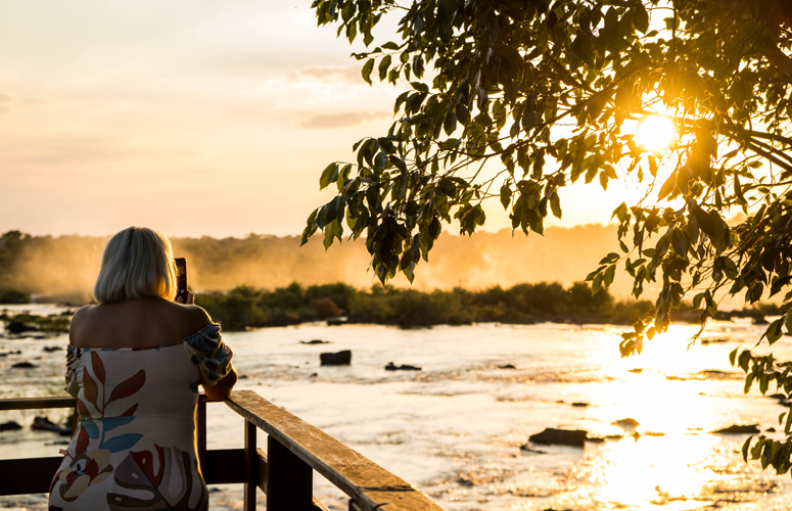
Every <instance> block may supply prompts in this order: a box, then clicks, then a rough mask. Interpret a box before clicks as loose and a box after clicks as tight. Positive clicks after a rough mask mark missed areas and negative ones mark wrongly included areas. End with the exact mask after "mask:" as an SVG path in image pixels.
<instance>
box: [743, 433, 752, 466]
mask: <svg viewBox="0 0 792 511" xmlns="http://www.w3.org/2000/svg"><path fill="white" fill-rule="evenodd" d="M751 440H753V435H751V436H749V437H748V438H746V439H745V442H743V446H742V457H743V460H744V461H745V462H746V463H748V449H749V448H750V447H751Z"/></svg>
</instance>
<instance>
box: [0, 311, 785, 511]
mask: <svg viewBox="0 0 792 511" xmlns="http://www.w3.org/2000/svg"><path fill="white" fill-rule="evenodd" d="M9 309H12V310H13V309H15V310H17V311H19V310H31V309H33V310H32V312H34V313H51V312H58V311H60V310H62V309H58V308H55V307H52V306H25V307H13V308H12V307H9ZM696 328H697V327H695V326H681V325H680V326H673V327H672V328H671V331H670V332H669V333H668V334H666V335H664V336H661V337H657V338H655V340H654V341H652V342H650V343H648V345H647V346H646V347H645V350H644V353H643V355H641V356H639V357H632V358H628V359H620V358H619V351H618V341H619V336H618V334H619V332H621V331H622V330H623V327H609V326H574V325H561V324H542V325H530V326H513V325H499V324H481V325H473V326H460V327H436V328H432V329H420V330H401V329H398V328H394V327H384V326H364V325H350V326H342V327H328V326H325V325H324V324H312V325H302V326H299V327H287V328H269V329H262V330H254V331H248V332H229V333H226V334H225V340H226V342H227V343H228V344H229V345H230V346H231V347H232V348H233V349H234V350H235V353H236V356H235V359H234V363H235V365H236V367H237V369H238V371H239V373H240V374H241V375H243V379H241V380H240V381H239V384H238V388H242V389H253V390H255V391H257V392H259V393H260V394H261V395H262V396H263V397H265V398H266V399H269V400H270V401H273V402H274V403H276V404H278V405H280V406H283V407H284V408H286V409H287V410H288V411H290V412H292V413H294V414H296V415H298V416H300V417H302V418H303V419H305V420H307V421H308V422H310V423H312V424H314V425H316V426H318V427H319V428H322V429H324V430H325V431H327V432H328V433H329V434H331V435H333V436H335V437H336V438H338V439H339V440H341V441H342V442H345V443H347V444H348V445H350V446H351V447H352V448H353V449H356V450H357V451H359V452H361V453H363V454H364V455H366V456H368V457H370V458H371V459H372V460H374V461H375V462H377V463H379V464H380V465H382V466H384V467H385V468H387V469H388V470H390V471H392V472H394V473H396V474H397V475H399V476H400V477H402V478H404V479H406V480H407V481H409V482H410V483H412V484H414V485H415V486H417V487H419V488H420V489H422V490H423V491H425V492H426V493H428V494H429V495H431V496H432V497H433V498H435V499H436V500H437V501H438V502H439V503H440V504H441V505H442V506H445V507H446V508H447V509H449V510H454V511H462V510H487V511H494V510H510V511H514V510H545V509H549V508H553V509H556V510H561V509H571V510H575V511H594V510H610V509H626V510H668V511H683V510H691V509H719V510H738V509H739V510H757V511H758V510H763V511H767V510H781V509H784V510H787V509H790V508H791V507H792V484H790V476H789V474H787V475H786V476H776V475H775V474H774V473H773V472H771V471H764V472H763V471H761V470H760V467H759V466H758V464H757V463H756V462H753V463H751V464H750V465H746V464H745V463H744V462H743V460H742V456H741V454H740V448H741V446H742V443H743V441H744V440H745V438H746V437H747V435H718V434H710V433H709V432H710V431H712V430H714V429H718V428H721V427H726V426H729V425H731V424H758V425H759V426H760V428H761V429H762V430H763V431H764V430H766V429H767V428H769V427H775V428H776V429H779V430H782V429H783V428H782V427H779V426H778V422H777V417H778V415H779V414H780V413H781V412H783V411H785V410H787V409H786V408H784V407H782V406H780V405H779V404H778V403H777V402H776V401H775V400H773V399H770V398H767V397H762V396H761V395H760V394H759V393H758V391H756V390H754V391H752V392H751V393H750V394H749V395H747V396H746V395H744V394H743V390H742V387H743V377H742V372H741V371H739V370H737V371H735V370H734V368H732V367H730V366H729V361H728V353H729V351H731V350H732V349H734V348H735V347H736V346H738V345H739V344H742V345H743V346H746V347H753V345H754V344H755V343H756V340H757V339H758V338H759V337H760V335H761V333H762V331H763V327H760V326H752V325H751V324H750V323H749V322H735V323H712V324H710V325H709V326H708V328H707V331H706V332H705V334H704V339H707V340H710V341H724V340H725V342H710V343H708V344H706V345H701V344H696V345H695V346H692V347H690V348H689V349H688V342H687V339H688V338H689V336H690V335H692V334H693V333H694V332H695V330H696ZM312 339H324V340H328V341H332V343H333V344H329V345H304V344H300V343H299V341H308V340H312ZM67 342H68V338H67V336H66V335H61V336H59V337H55V338H50V339H46V340H34V339H24V340H8V339H0V353H8V352H9V351H16V350H21V352H22V353H21V354H11V355H7V356H5V357H0V374H2V375H3V378H2V381H0V395H2V396H3V397H13V396H45V395H61V394H62V393H63V391H62V390H61V389H62V386H63V384H62V381H63V380H62V377H63V372H64V358H65V356H64V353H65V352H64V351H54V352H45V351H44V347H45V346H47V347H53V346H59V347H63V348H65V346H66V344H67ZM343 349H351V350H352V353H353V355H352V365H351V366H348V367H320V366H319V353H320V352H323V351H339V350H343ZM760 351H761V349H760ZM774 351H775V353H776V356H777V358H779V359H781V360H789V359H792V337H787V336H785V337H783V338H782V339H781V340H780V341H779V342H778V343H777V344H775V345H774ZM21 361H28V362H31V363H33V364H35V365H36V366H37V367H35V368H33V369H14V368H12V367H11V366H12V365H13V364H15V363H17V362H21ZM390 361H393V362H394V363H396V364H397V365H400V364H411V365H416V366H421V367H422V368H423V370H422V371H420V372H412V371H409V372H408V371H404V372H388V371H385V370H384V366H385V365H386V364H387V363H388V362H390ZM506 364H512V365H513V366H515V367H516V369H500V368H499V366H504V365H506ZM637 369H641V371H640V372H638V371H636V370H637ZM631 370H633V371H632V372H631ZM314 374H315V375H314ZM773 392H775V388H774V387H771V389H770V391H769V392H768V394H771V393H773ZM573 402H585V403H589V404H590V406H588V407H580V406H578V407H573V406H572V403H573ZM44 414H47V415H48V416H49V417H50V418H51V419H53V420H57V421H60V420H64V419H65V418H66V415H67V414H68V411H67V410H48V411H16V412H3V413H0V423H2V422H6V421H9V420H15V421H17V422H19V423H20V424H22V425H23V426H24V429H22V430H21V431H10V432H3V433H0V458H17V457H32V456H56V455H57V454H58V449H61V448H63V446H62V445H57V443H56V442H58V441H62V437H58V436H57V435H55V434H54V433H49V432H42V431H32V430H30V428H29V426H30V424H31V423H32V421H33V417H34V416H36V415H44ZM625 418H633V419H635V420H636V421H638V422H639V423H640V426H638V427H637V432H638V433H640V436H639V435H635V436H632V433H633V431H632V430H630V431H625V430H624V429H622V428H620V427H618V426H616V425H613V424H612V423H613V422H614V421H618V420H621V419H625ZM242 426H243V425H242V419H241V418H239V417H238V416H237V415H236V414H234V413H233V412H232V411H230V410H229V409H227V408H226V407H225V406H224V405H222V404H212V405H210V406H209V417H208V435H207V436H208V443H209V445H208V447H209V448H210V449H212V448H236V447H241V446H242V445H243V440H242V431H243V427H242ZM546 427H563V428H570V429H585V430H587V431H588V432H589V436H590V437H605V436H607V435H622V436H621V437H620V438H616V437H614V438H612V439H608V440H606V441H605V442H602V443H593V442H587V443H586V446H585V448H582V449H581V448H572V447H562V446H533V449H534V450H540V451H543V453H541V454H540V453H532V452H528V451H525V450H521V449H520V446H521V445H524V444H526V442H527V440H528V436H529V435H531V434H534V433H538V432H540V431H542V430H543V429H544V428H546ZM661 434H662V436H661ZM767 434H768V436H771V437H774V438H781V436H782V433H767ZM259 445H264V446H266V441H265V436H264V434H263V433H262V434H260V437H259ZM315 480H316V482H315V493H316V494H317V496H319V497H320V498H321V499H322V500H323V501H325V503H326V504H328V505H329V506H331V507H332V508H333V509H337V510H342V509H346V499H345V498H344V497H343V495H342V494H341V493H340V492H339V491H338V490H336V489H335V488H334V487H333V486H331V485H330V484H329V483H327V482H326V481H324V480H322V479H321V478H319V477H316V479H315ZM241 498H242V491H241V487H239V486H221V487H218V488H217V489H216V490H214V491H213V493H211V502H212V506H211V508H210V509H232V508H233V509H239V508H240V507H241ZM262 501H263V497H262ZM45 503H46V497H45V496H41V495H38V496H19V497H0V507H6V508H12V509H13V508H28V509H46V506H45ZM261 509H263V505H262V507H261Z"/></svg>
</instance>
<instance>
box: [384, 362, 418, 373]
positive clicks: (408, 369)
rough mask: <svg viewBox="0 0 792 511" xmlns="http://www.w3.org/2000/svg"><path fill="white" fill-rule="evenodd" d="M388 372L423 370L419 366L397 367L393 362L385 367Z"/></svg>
mask: <svg viewBox="0 0 792 511" xmlns="http://www.w3.org/2000/svg"><path fill="white" fill-rule="evenodd" d="M385 370H386V371H421V368H420V367H418V366H411V365H400V366H397V365H395V364H394V363H393V362H388V365H386V366H385Z"/></svg>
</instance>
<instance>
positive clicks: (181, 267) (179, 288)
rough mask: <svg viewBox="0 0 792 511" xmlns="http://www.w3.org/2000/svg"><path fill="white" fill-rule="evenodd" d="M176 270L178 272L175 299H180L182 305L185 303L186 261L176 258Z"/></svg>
mask: <svg viewBox="0 0 792 511" xmlns="http://www.w3.org/2000/svg"><path fill="white" fill-rule="evenodd" d="M176 270H177V271H178V278H177V279H176V298H179V297H181V299H182V300H183V301H184V303H187V260H186V259H185V258H183V257H177V258H176Z"/></svg>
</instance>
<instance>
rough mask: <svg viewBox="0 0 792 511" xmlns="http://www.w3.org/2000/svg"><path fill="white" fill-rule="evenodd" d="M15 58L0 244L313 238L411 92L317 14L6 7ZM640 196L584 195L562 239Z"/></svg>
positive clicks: (1, 148)
mask: <svg viewBox="0 0 792 511" xmlns="http://www.w3.org/2000/svg"><path fill="white" fill-rule="evenodd" d="M387 30H388V29H387V27H383V29H382V30H381V32H383V33H385V32H387ZM384 41H385V39H382V42H384ZM0 47H2V48H3V52H0V192H1V193H2V197H3V199H2V200H1V201H0V232H5V231H7V230H10V229H19V230H22V231H24V232H28V233H32V234H55V235H59V234H89V235H106V234H112V233H114V232H116V231H118V230H120V229H122V228H125V227H128V226H129V225H133V224H134V225H147V226H151V227H155V228H158V229H160V230H162V231H163V232H165V233H166V234H168V235H172V236H201V235H211V236H218V237H224V236H244V235H246V234H248V233H250V232H256V233H266V234H277V235H285V234H295V233H298V232H300V231H301V230H302V228H303V226H304V223H305V218H306V217H307V216H308V214H309V213H310V211H311V210H312V209H313V208H315V207H316V206H318V205H320V204H322V203H324V202H326V201H327V200H328V199H329V197H330V195H329V194H327V193H320V192H319V190H318V188H319V187H318V178H319V175H320V173H321V171H322V169H323V168H324V167H325V166H326V165H327V163H329V162H330V161H332V160H336V159H339V160H343V159H349V158H350V156H351V146H352V144H353V143H354V142H356V141H357V140H359V139H360V138H363V137H365V136H370V135H375V136H378V135H381V134H384V132H385V131H386V130H387V128H388V126H389V125H390V123H391V122H392V115H391V113H392V111H393V110H392V105H393V101H394V99H395V97H396V96H397V95H398V94H399V93H400V92H401V90H402V89H400V88H394V87H391V86H388V85H378V84H375V86H374V87H369V86H368V85H367V84H365V83H364V82H363V81H362V79H361V78H360V74H359V65H358V62H357V61H355V60H354V59H351V58H350V57H349V54H350V52H351V51H359V50H361V49H362V46H358V47H355V48H350V46H349V44H348V43H347V41H346V40H344V39H336V37H335V30H334V29H333V28H327V27H325V28H321V29H320V28H317V27H316V23H315V21H314V18H313V13H312V11H311V9H310V0H304V1H301V2H295V1H292V0H278V1H274V0H256V1H250V0H224V1H216V0H213V1H209V0H189V1H188V0H157V1H152V0H138V1H135V2H130V1H128V0H80V1H77V2H64V1H63V0H24V1H16V2H2V3H0ZM627 195H631V196H632V195H633V193H631V192H628V191H627V190H626V188H625V186H624V185H621V187H620V186H619V185H618V184H617V183H612V185H611V190H610V191H609V193H608V195H607V196H606V195H605V194H604V193H603V192H602V191H601V190H599V188H598V186H587V187H585V188H583V187H573V188H572V189H570V190H568V191H566V192H565V193H564V194H562V196H561V197H562V201H563V203H562V207H563V208H564V220H563V222H561V223H559V222H555V225H559V224H560V225H564V226H571V225H577V224H586V223H592V222H601V223H607V222H608V220H609V218H610V215H611V211H612V210H613V208H614V207H615V206H616V205H618V204H619V203H620V202H621V201H622V200H624V198H625V197H624V196H627ZM488 213H489V216H490V218H489V220H488V226H487V227H488V230H491V231H497V230H499V229H502V228H504V227H507V225H508V218H506V216H505V215H504V213H503V210H502V208H501V207H500V205H499V204H497V202H493V203H492V204H491V205H490V207H489V209H488ZM549 223H550V224H553V222H549Z"/></svg>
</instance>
